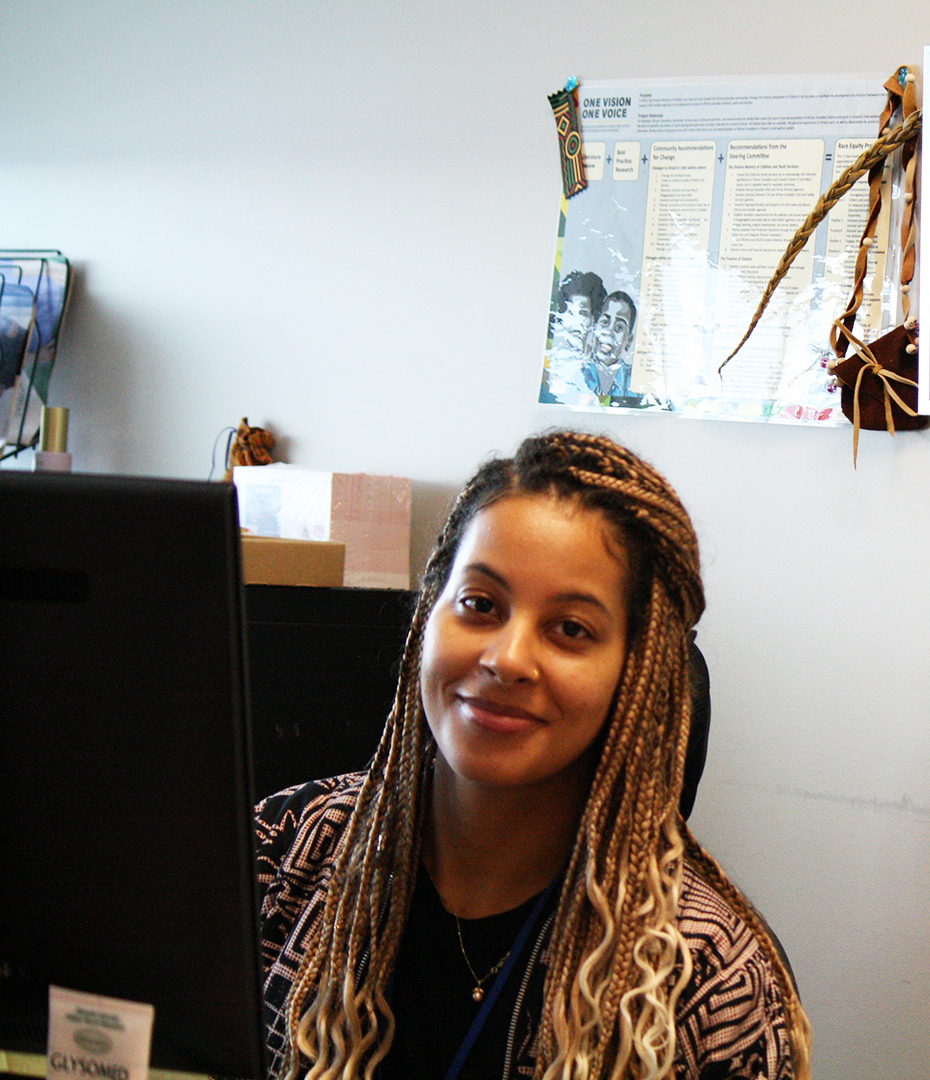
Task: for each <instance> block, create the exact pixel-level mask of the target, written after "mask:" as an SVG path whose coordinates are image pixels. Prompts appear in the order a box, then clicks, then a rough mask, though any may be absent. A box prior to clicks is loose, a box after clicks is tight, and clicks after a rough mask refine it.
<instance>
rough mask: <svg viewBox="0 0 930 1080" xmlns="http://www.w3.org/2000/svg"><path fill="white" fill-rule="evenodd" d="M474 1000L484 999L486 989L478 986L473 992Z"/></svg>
mask: <svg viewBox="0 0 930 1080" xmlns="http://www.w3.org/2000/svg"><path fill="white" fill-rule="evenodd" d="M471 998H472V1001H484V991H483V990H482V989H481V987H480V986H476V987H475V989H474V990H472V992H471Z"/></svg>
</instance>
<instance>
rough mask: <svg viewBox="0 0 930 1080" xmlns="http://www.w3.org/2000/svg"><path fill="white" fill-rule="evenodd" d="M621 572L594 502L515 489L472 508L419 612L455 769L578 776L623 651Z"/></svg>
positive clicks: (622, 564)
mask: <svg viewBox="0 0 930 1080" xmlns="http://www.w3.org/2000/svg"><path fill="white" fill-rule="evenodd" d="M628 578H629V569H628V564H627V559H626V555H625V552H624V551H623V550H622V549H621V548H620V547H619V546H618V544H617V542H616V541H615V539H614V538H613V536H612V533H611V531H610V527H609V526H608V524H607V521H606V519H605V518H604V517H603V515H602V514H601V513H600V512H599V511H597V510H588V509H585V508H583V507H580V506H578V505H577V504H576V503H575V502H572V501H570V500H565V499H558V498H554V497H551V496H548V495H539V496H535V495H534V496H525V495H514V496H507V497H505V498H504V499H501V500H500V501H498V502H496V503H493V504H492V505H491V506H489V507H487V508H485V509H484V510H481V511H479V513H478V514H476V515H475V517H474V518H473V519H472V521H471V523H470V524H469V525H468V527H467V528H466V530H465V532H464V534H463V536H462V540H461V543H460V545H459V549H458V553H457V554H456V556H455V561H454V563H453V565H452V570H451V572H450V574H449V580H448V581H447V583H446V586H445V588H444V589H443V591H442V593H441V594H440V596H439V598H438V599H437V601H436V604H435V607H434V608H433V610H432V613H431V614H430V616H429V619H428V621H427V624H426V631H425V636H424V642H423V661H422V667H421V676H420V689H421V694H422V698H423V705H424V708H425V711H426V718H427V721H428V723H429V726H430V729H431V731H432V733H433V736H434V738H435V740H436V744H437V747H438V753H439V755H440V757H441V758H442V759H444V760H445V762H446V763H447V764H448V766H449V767H450V769H451V771H452V773H453V774H454V775H455V776H456V777H458V778H459V780H462V781H466V782H469V783H474V784H479V785H487V786H492V787H508V786H510V787H513V786H524V785H536V784H542V783H545V782H547V781H551V780H555V779H558V780H559V781H562V780H564V779H565V774H566V772H569V773H571V774H573V775H576V776H577V778H578V782H579V784H586V783H587V777H588V758H589V755H588V754H586V751H588V749H589V748H590V747H591V746H592V744H593V743H594V741H595V740H596V738H597V736H598V734H599V733H600V731H601V729H602V727H603V726H604V721H605V719H606V718H607V713H608V710H609V708H610V706H611V703H612V701H613V698H614V692H615V690H616V687H617V683H618V681H619V678H620V671H621V668H622V666H623V661H624V658H625V656H626V644H627V602H626V598H627V586H628Z"/></svg>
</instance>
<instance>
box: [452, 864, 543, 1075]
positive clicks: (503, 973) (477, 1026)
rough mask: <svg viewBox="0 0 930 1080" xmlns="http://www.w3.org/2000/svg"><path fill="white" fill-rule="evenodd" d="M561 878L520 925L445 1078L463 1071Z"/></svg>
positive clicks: (539, 898)
mask: <svg viewBox="0 0 930 1080" xmlns="http://www.w3.org/2000/svg"><path fill="white" fill-rule="evenodd" d="M559 880H561V875H560V876H559V877H558V878H556V879H555V881H553V882H551V884H550V885H549V887H548V888H547V889H546V891H545V892H543V893H540V894H539V897H538V899H537V900H536V903H535V904H534V905H533V910H532V911H531V912H530V913H529V915H527V917H526V919H525V920H524V922H523V925H522V926H521V927H520V932H519V933H518V934H517V937H516V940H515V941H514V943H513V947H512V948H511V950H510V955H509V956H508V957H507V961H506V963H505V964H504V966H503V967H502V968H501V969H500V971H499V972H498V973H497V978H496V979H495V980H494V984H493V985H492V986H491V989H490V990H489V991H488V993H487V995H486V996H485V999H484V1001H483V1002H482V1003H481V1008H480V1009H479V1010H478V1015H477V1016H476V1017H475V1019H474V1020H473V1021H472V1025H471V1027H470V1028H469V1029H468V1034H467V1035H466V1036H465V1038H464V1039H463V1040H462V1045H461V1046H460V1047H459V1050H458V1053H457V1054H456V1055H455V1059H454V1060H453V1062H452V1064H451V1065H450V1066H449V1071H448V1072H447V1073H446V1076H445V1080H456V1077H457V1076H458V1075H459V1073H460V1072H461V1071H462V1066H463V1065H464V1064H465V1059H466V1058H467V1057H468V1055H469V1053H470V1052H471V1048H472V1047H473V1046H474V1045H475V1041H476V1039H477V1038H478V1036H479V1035H480V1034H481V1029H482V1028H483V1027H484V1024H485V1021H486V1020H487V1018H488V1014H489V1013H490V1012H491V1009H492V1008H493V1007H494V1002H495V1001H497V999H498V997H499V996H500V992H501V990H503V989H504V983H505V982H506V981H507V976H508V975H509V974H510V972H511V971H513V967H514V964H516V962H517V959H518V958H519V956H520V953H521V952H522V951H523V947H524V945H526V942H527V938H529V936H530V933H531V932H532V929H533V927H534V926H535V924H536V922H537V920H538V919H539V916H540V914H541V913H542V909H543V908H544V907H545V906H546V901H547V900H548V899H549V897H550V896H551V895H552V890H553V889H554V888H555V884H556V881H559Z"/></svg>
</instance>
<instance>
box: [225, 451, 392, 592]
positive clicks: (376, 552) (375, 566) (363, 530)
mask: <svg viewBox="0 0 930 1080" xmlns="http://www.w3.org/2000/svg"><path fill="white" fill-rule="evenodd" d="M233 480H234V482H235V484H236V490H237V494H238V497H239V523H240V524H241V525H242V527H243V528H244V529H248V531H249V532H250V533H254V534H255V535H257V536H281V537H285V538H289V539H293V540H332V541H335V542H337V543H341V544H345V548H346V558H345V584H346V585H347V586H354V587H356V588H369V589H408V588H410V487H411V485H410V481H409V480H406V479H403V478H401V477H396V476H371V475H369V474H368V473H332V472H320V471H318V470H315V469H305V468H303V467H302V466H299V465H284V464H280V463H275V464H272V465H250V466H241V465H239V466H236V467H235V468H234V469H233Z"/></svg>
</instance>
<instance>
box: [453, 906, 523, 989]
mask: <svg viewBox="0 0 930 1080" xmlns="http://www.w3.org/2000/svg"><path fill="white" fill-rule="evenodd" d="M455 929H456V930H457V931H458V935H459V948H460V949H461V950H462V956H463V957H464V959H465V963H466V965H467V966H468V970H469V973H470V974H471V977H472V978H473V979H474V980H475V988H474V990H472V992H471V997H472V1001H484V984H485V983H486V982H487V981H488V979H490V978H491V976H492V975H496V974H497V973H498V972H499V971H500V969H501V968H502V967H503V966H504V964H506V963H507V957H508V956H510V952H511V950H510V949H508V950H507V951H506V952H505V953H504V955H503V956H502V957H501V958H500V960H498V961H497V963H496V964H495V965H494V967H492V968H491V970H490V971H489V972H488V973H487V975H485V976H484V978H483V979H479V978H478V976H477V975H476V974H475V969H474V968H473V967H472V966H471V960H469V959H468V953H467V952H465V942H464V941H462V924H461V923H460V922H459V917H458V915H456V916H455Z"/></svg>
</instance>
